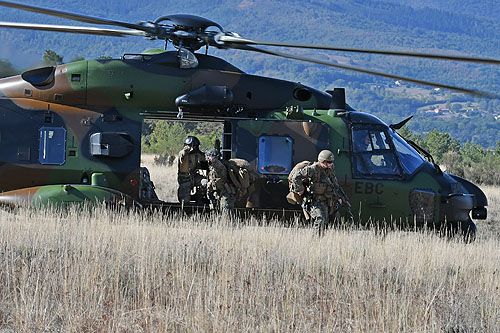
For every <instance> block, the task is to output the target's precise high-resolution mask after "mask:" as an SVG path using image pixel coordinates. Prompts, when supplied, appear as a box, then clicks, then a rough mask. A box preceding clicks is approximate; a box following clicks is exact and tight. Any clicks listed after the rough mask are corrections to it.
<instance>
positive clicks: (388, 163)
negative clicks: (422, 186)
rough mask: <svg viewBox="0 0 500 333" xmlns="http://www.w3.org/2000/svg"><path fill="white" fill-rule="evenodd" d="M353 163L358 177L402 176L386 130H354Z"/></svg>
mask: <svg viewBox="0 0 500 333" xmlns="http://www.w3.org/2000/svg"><path fill="white" fill-rule="evenodd" d="M352 147H353V149H352V150H353V154H352V163H353V175H354V176H355V177H356V176H357V177H368V178H370V177H373V178H384V177H387V178H394V177H400V176H401V175H402V171H401V167H400V165H399V163H398V160H397V158H396V154H395V152H394V149H392V148H391V144H390V139H389V136H388V135H387V133H386V132H385V129H384V128H378V127H369V128H367V127H361V126H360V127H353V128H352Z"/></svg>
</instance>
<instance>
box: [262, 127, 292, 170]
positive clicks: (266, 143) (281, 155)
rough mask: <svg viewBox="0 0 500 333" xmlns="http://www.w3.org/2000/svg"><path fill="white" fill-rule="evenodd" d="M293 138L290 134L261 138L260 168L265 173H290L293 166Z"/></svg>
mask: <svg viewBox="0 0 500 333" xmlns="http://www.w3.org/2000/svg"><path fill="white" fill-rule="evenodd" d="M292 148H293V140H292V138H290V137H288V136H261V137H260V138H259V161H258V169H259V172H260V173H264V174H289V173H290V171H291V168H292Z"/></svg>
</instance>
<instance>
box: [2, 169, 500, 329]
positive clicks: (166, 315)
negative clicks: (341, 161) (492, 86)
mask: <svg viewBox="0 0 500 333" xmlns="http://www.w3.org/2000/svg"><path fill="white" fill-rule="evenodd" d="M155 168H156V167H150V171H151V172H152V174H153V181H155V183H156V185H157V189H158V192H159V193H160V197H161V198H162V199H167V197H168V196H169V195H173V196H174V197H175V186H174V188H172V186H169V185H168V182H167V181H166V179H168V177H170V176H169V175H164V174H162V172H163V169H168V168H163V169H161V168H159V169H158V170H156V169H155ZM167 171H168V170H167ZM157 172H159V174H161V175H160V177H159V178H161V179H157ZM167 173H168V172H167ZM170 173H171V172H170ZM174 179H175V177H174ZM174 184H175V183H174ZM484 190H485V191H486V193H487V195H488V197H489V200H490V206H489V218H488V220H486V221H485V222H480V223H479V225H478V228H479V234H478V237H477V240H476V242H474V243H472V244H464V243H463V242H461V241H460V240H459V239H452V240H448V239H445V238H440V237H439V236H437V235H436V234H434V233H432V232H429V233H427V232H402V231H393V232H389V233H387V234H385V235H380V233H377V232H376V231H374V230H359V229H350V228H344V229H333V230H329V231H328V232H327V234H326V235H325V237H323V238H317V237H314V236H313V232H312V230H310V229H308V228H293V227H292V228H283V227H281V226H280V225H279V223H278V222H276V223H271V224H270V225H268V226H265V227H262V226H258V224H259V223H258V222H259V221H255V220H248V221H233V220H231V219H230V218H229V217H227V216H212V217H206V216H192V217H182V216H175V215H174V216H161V215H155V214H145V213H136V212H114V211H110V210H106V209H104V208H101V207H99V208H96V209H92V210H89V209H79V210H78V209H73V210H70V211H66V212H52V211H48V210H46V211H33V210H20V211H16V212H5V211H0V286H1V287H0V329H2V332H4V331H5V332H9V331H11V332H14V331H15V332H33V331H50V332H52V331H63V332H82V331H103V332H154V331H180V332H185V331H189V332H190V331H196V332H199V331H201V332H207V331H208V332H234V331H247V332H255V331H257V332H270V331H272V332H283V331H284V332H287V331H299V332H306V331H307V332H309V331H333V332H335V331H337V332H344V331H354V332H400V331H406V332H436V331H439V332H496V331H500V290H499V288H500V276H499V275H500V235H499V230H500V228H499V227H498V224H499V223H500V209H499V208H498V203H499V201H500V189H499V188H492V187H486V188H485V189H484Z"/></svg>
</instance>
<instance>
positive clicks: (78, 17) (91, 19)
mask: <svg viewBox="0 0 500 333" xmlns="http://www.w3.org/2000/svg"><path fill="white" fill-rule="evenodd" d="M0 6H4V7H10V8H16V9H21V10H25V11H29V12H35V13H40V14H45V15H51V16H56V17H62V18H65V19H68V20H73V21H80V22H86V23H92V24H101V25H114V26H117V27H124V28H130V29H136V30H141V31H150V29H148V27H144V26H142V25H139V24H133V23H127V22H120V21H113V20H107V19H101V18H97V17H91V16H86V15H80V14H73V13H68V12H63V11H60V10H53V9H46V8H41V7H35V6H28V5H22V4H18V3H13V2H8V1H0Z"/></svg>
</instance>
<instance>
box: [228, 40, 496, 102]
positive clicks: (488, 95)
mask: <svg viewBox="0 0 500 333" xmlns="http://www.w3.org/2000/svg"><path fill="white" fill-rule="evenodd" d="M232 48H236V49H241V50H247V51H254V52H259V53H264V54H268V55H273V56H277V57H282V58H288V59H294V60H299V61H305V62H310V63H313V64H318V65H324V66H329V67H334V68H340V69H346V70H349V71H354V72H358V73H364V74H370V75H377V76H382V77H386V78H389V79H394V80H403V81H406V82H412V83H416V84H420V85H424V86H430V87H435V88H443V89H449V90H454V91H458V92H461V93H465V94H469V95H473V96H478V97H486V98H500V96H497V95H494V94H491V93H488V92H484V91H479V90H473V89H466V88H460V87H455V86H450V85H446V84H440V83H435V82H430V81H424V80H418V79H412V78H408V77H404V76H399V75H392V74H387V73H382V72H377V71H372V70H368V69H363V68H357V67H351V66H344V65H339V64H334V63H332V62H327V61H322V60H317V59H313V58H308V57H301V56H296V55H292V54H287V53H282V52H276V51H269V50H263V49H259V48H256V47H252V46H248V45H233V46H232Z"/></svg>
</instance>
